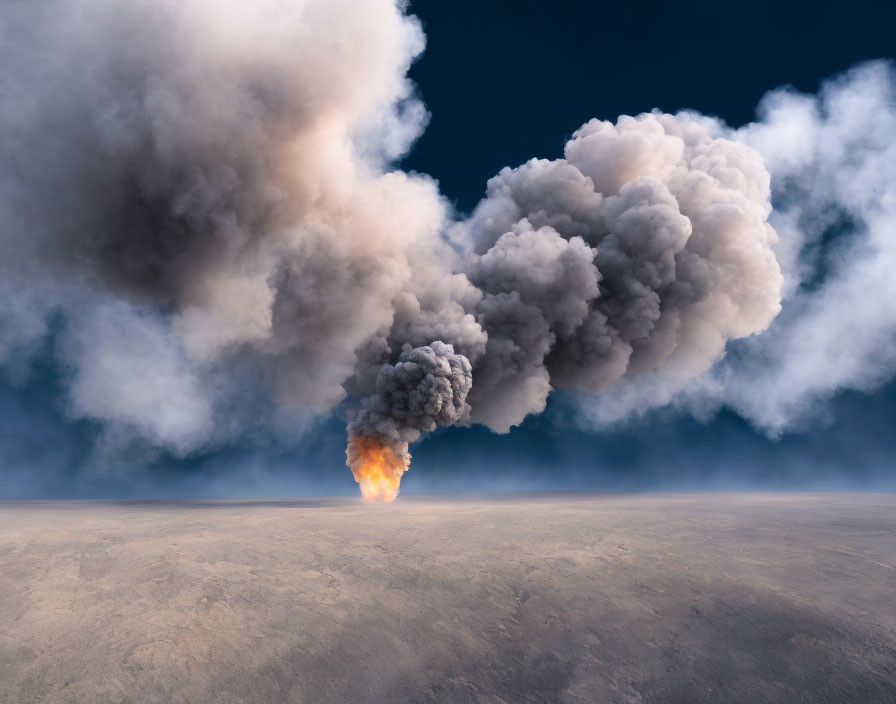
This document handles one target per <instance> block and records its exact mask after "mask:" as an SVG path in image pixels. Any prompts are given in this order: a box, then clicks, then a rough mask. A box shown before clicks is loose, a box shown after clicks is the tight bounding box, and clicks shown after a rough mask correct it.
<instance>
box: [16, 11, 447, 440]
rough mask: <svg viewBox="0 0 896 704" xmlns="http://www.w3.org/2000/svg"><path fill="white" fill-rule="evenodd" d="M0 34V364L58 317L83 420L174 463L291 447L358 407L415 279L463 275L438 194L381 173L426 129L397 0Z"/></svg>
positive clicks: (74, 15)
mask: <svg viewBox="0 0 896 704" xmlns="http://www.w3.org/2000/svg"><path fill="white" fill-rule="evenodd" d="M0 13H2V22H0V31H2V37H0V61H2V63H3V65H4V67H5V68H4V71H3V73H2V76H0V94H2V95H3V100H2V103H0V123H2V124H3V126H4V130H3V133H2V135H0V216H2V221H3V229H2V246H3V252H4V255H3V257H2V259H0V281H2V284H3V290H4V292H5V294H6V295H5V296H4V297H5V298H6V299H10V300H12V301H13V302H14V303H13V305H12V306H10V307H7V306H4V311H3V315H2V317H3V324H2V326H0V330H2V333H0V344H2V345H3V347H2V349H0V359H4V360H6V361H15V362H16V363H17V364H18V365H19V367H21V366H22V362H21V360H22V358H23V356H24V355H26V354H27V353H28V352H29V351H31V350H33V349H34V348H35V345H36V340H38V339H39V338H40V337H41V336H42V335H44V334H45V333H46V331H47V326H46V320H47V319H48V318H49V317H51V316H58V317H59V318H60V319H61V321H62V322H61V325H62V333H61V346H60V348H61V352H60V354H61V358H62V361H63V362H64V365H65V369H66V370H67V375H68V377H69V379H70V386H69V393H68V395H67V399H66V400H67V407H68V410H69V412H70V414H71V415H72V416H74V417H84V418H90V419H95V420H98V421H102V422H104V423H107V424H111V425H116V426H120V427H119V428H117V429H116V433H118V434H120V433H122V432H124V433H126V434H127V433H130V435H132V436H133V437H136V438H138V439H141V440H143V441H146V442H148V443H151V444H153V445H157V446H161V447H163V448H165V449H168V450H171V451H174V452H176V453H178V454H185V453H188V452H191V451H193V450H196V449H198V448H200V447H203V446H204V445H207V444H209V443H216V442H221V441H225V440H227V439H229V438H230V437H232V436H233V434H234V433H237V432H241V431H242V430H243V429H245V427H246V426H247V425H252V424H254V423H263V424H277V423H278V422H280V420H281V419H282V418H283V417H286V418H287V419H288V420H289V421H290V422H288V423H286V425H293V426H294V422H292V421H295V420H297V419H300V418H305V417H310V416H313V415H315V414H318V413H324V412H327V411H329V410H330V409H332V408H333V407H334V405H335V404H337V403H339V402H340V401H341V400H342V399H343V398H344V396H345V393H346V392H345V386H346V384H347V380H349V379H350V378H352V376H353V375H354V373H355V368H356V365H358V364H359V362H360V361H361V360H359V356H358V354H356V350H357V349H358V348H359V347H362V346H364V345H365V344H369V343H370V341H371V340H373V339H375V338H376V336H377V335H378V334H380V333H381V331H382V330H388V329H389V327H390V326H391V325H392V322H393V318H394V304H393V300H394V299H395V298H396V296H398V295H399V294H401V293H402V291H403V290H404V289H405V288H406V286H407V285H408V283H409V281H410V279H411V278H412V275H413V272H414V267H413V266H412V258H417V259H420V260H423V261H426V262H429V264H428V266H430V267H438V271H437V272H436V273H435V274H434V275H435V276H436V277H437V278H440V279H447V278H449V276H450V274H449V273H448V271H447V270H446V268H445V267H443V266H442V265H441V264H440V262H441V259H440V258H439V257H438V256H436V255H435V254H434V253H433V252H432V251H431V249H432V248H433V247H437V246H440V245H439V241H438V233H439V231H440V230H441V229H442V223H443V220H444V208H443V204H442V201H441V198H440V196H439V194H438V192H437V189H436V187H435V185H434V183H433V182H432V181H431V180H430V179H428V178H426V177H424V176H416V175H408V174H405V173H401V172H388V171H387V170H385V169H384V166H385V165H386V164H387V163H388V161H389V160H390V159H391V158H394V157H395V156H396V155H397V154H400V153H402V152H403V151H404V150H406V148H407V146H408V145H409V144H410V142H411V141H412V140H413V139H414V137H416V135H417V134H418V133H419V132H420V130H421V129H422V128H423V126H424V124H425V121H426V113H425V110H423V108H422V106H421V104H420V103H419V102H418V101H417V100H415V99H414V97H413V93H412V87H411V86H410V84H409V83H408V82H407V80H406V78H405V73H406V71H407V68H408V66H409V64H410V62H411V61H412V60H413V58H414V57H415V56H416V55H417V54H418V53H419V52H420V51H421V50H422V48H423V38H422V34H421V31H420V28H419V25H418V24H417V22H416V21H415V20H413V19H411V18H408V17H406V16H405V15H404V14H403V13H402V12H401V9H400V8H399V7H396V5H395V3H393V2H392V1H391V0H371V1H370V2H364V3H357V2H353V1H350V0H336V1H333V0H325V1H324V0H310V1H309V2H298V3H284V2H282V1H281V0H262V2H253V3H220V2H215V1H213V0H177V1H175V0H140V1H138V2H133V3H131V2H129V3H121V2H115V1H113V0H90V1H88V2H76V1H75V0H51V2H47V3H40V4H35V3H28V2H11V3H4V5H3V7H2V9H0ZM444 317H445V320H446V324H447V321H448V317H449V316H444ZM19 374H20V375H21V372H19ZM247 392H248V393H247ZM291 432H295V429H293V430H292V431H291Z"/></svg>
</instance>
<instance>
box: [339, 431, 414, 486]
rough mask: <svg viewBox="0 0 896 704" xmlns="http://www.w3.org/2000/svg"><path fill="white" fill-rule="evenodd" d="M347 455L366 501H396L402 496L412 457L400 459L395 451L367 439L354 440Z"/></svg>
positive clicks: (348, 462)
mask: <svg viewBox="0 0 896 704" xmlns="http://www.w3.org/2000/svg"><path fill="white" fill-rule="evenodd" d="M345 454H346V456H347V458H348V459H347V461H346V464H347V465H348V466H349V467H351V470H352V474H354V475H355V481H356V482H358V484H359V485H360V487H361V496H363V497H364V499H365V500H366V501H376V500H377V499H382V500H383V501H392V500H393V499H394V498H395V497H396V496H398V485H399V484H400V483H401V475H403V474H404V473H405V472H406V471H407V469H408V465H410V462H411V456H410V455H408V454H405V455H404V456H403V457H399V456H398V455H397V454H396V453H395V451H394V450H393V449H392V448H391V447H389V446H387V445H383V444H382V443H380V442H379V441H378V440H377V439H376V438H371V437H367V436H361V437H357V438H354V439H352V440H350V441H349V444H348V447H347V448H346V451H345Z"/></svg>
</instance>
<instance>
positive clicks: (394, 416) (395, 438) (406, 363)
mask: <svg viewBox="0 0 896 704" xmlns="http://www.w3.org/2000/svg"><path fill="white" fill-rule="evenodd" d="M472 385H473V375H472V369H471V367H470V362H469V360H468V359H467V358H466V357H464V356H463V355H460V354H455V352H454V348H453V347H452V346H451V345H446V344H445V343H444V342H433V343H432V344H431V345H427V346H425V347H414V348H412V347H411V346H410V345H406V346H405V348H404V349H403V350H402V352H401V354H400V355H399V357H398V361H397V362H396V363H395V364H394V365H393V364H384V365H383V366H382V367H380V370H379V374H378V375H377V379H376V392H375V393H374V394H373V395H371V396H368V397H367V398H366V399H364V402H363V406H362V408H361V410H360V411H359V412H358V414H357V416H356V417H355V418H353V419H352V420H351V421H350V422H349V424H348V437H349V449H348V465H349V466H350V467H353V468H354V466H355V465H356V463H357V460H358V455H357V448H356V447H355V445H354V443H353V441H354V440H355V439H357V438H359V437H369V438H374V439H376V440H377V441H379V442H380V443H381V444H383V445H387V446H388V447H390V448H391V449H392V452H393V453H394V454H395V456H396V457H398V458H399V459H400V460H402V462H403V465H404V467H405V468H406V467H407V466H408V464H409V463H410V454H409V453H408V444H409V443H412V442H414V441H415V440H417V439H419V438H420V436H421V434H423V433H428V432H432V431H433V430H435V429H436V428H438V427H445V426H449V425H454V424H456V423H463V422H466V421H467V420H468V418H469V413H470V406H469V404H467V394H469V392H470V387H471V386H472Z"/></svg>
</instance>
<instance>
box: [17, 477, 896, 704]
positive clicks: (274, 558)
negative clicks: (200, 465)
mask: <svg viewBox="0 0 896 704" xmlns="http://www.w3.org/2000/svg"><path fill="white" fill-rule="evenodd" d="M894 509H896V497H894V496H893V495H844V494H837V495H833V494H826V495H821V494H816V495H793V494H788V495H701V496H682V495H657V496H624V497H620V496H615V497H600V496H585V495H578V496H542V497H529V498H525V499H521V498H505V499H501V500H492V501H484V500H472V499H468V500H441V499H428V500H427V499H412V498H408V497H400V498H399V500H398V501H396V502H395V503H394V504H392V505H387V506H382V505H377V506H367V505H360V504H358V503H356V502H354V501H349V500H345V501H290V500H283V501H246V502H241V501H238V502H181V503H109V502H78V503H57V502H45V503H5V504H0V701H2V702H10V703H13V702H14V703H15V704H27V703H29V702H41V703H43V704H62V703H68V702H71V703H73V704H74V703H77V704H89V703H92V702H141V703H142V702H160V703H162V702H164V703H166V704H167V703H169V702H175V703H177V702H191V703H194V704H200V703H204V702H220V703H222V704H234V703H236V702H246V703H249V702H252V703H256V702H257V703H259V704H261V703H264V704H276V703H279V702H305V703H313V704H319V703H327V702H350V703H352V704H367V703H379V702H389V703H390V704H391V703H398V704H400V703H403V702H413V703H415V704H416V703H419V702H469V703H471V704H472V703H481V704H485V703H488V704H500V703H502V702H504V703H507V704H521V703H526V702H532V703H534V702H588V703H592V702H594V703H602V702H613V703H617V702H618V703H623V702H626V703H627V702H662V703H664V704H665V703H669V702H681V703H688V704H692V703H694V704H697V703H700V702H722V703H725V704H729V703H734V702H744V703H749V704H757V703H759V702H811V703H813V704H818V703H821V702H832V703H836V704H844V703H846V702H861V703H862V704H872V703H876V702H881V703H884V702H887V703H888V704H892V703H893V702H896V510H894Z"/></svg>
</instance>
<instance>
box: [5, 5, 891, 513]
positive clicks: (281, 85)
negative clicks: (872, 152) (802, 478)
mask: <svg viewBox="0 0 896 704" xmlns="http://www.w3.org/2000/svg"><path fill="white" fill-rule="evenodd" d="M422 49H423V36H422V32H421V31H420V27H419V24H418V23H417V21H416V20H415V19H414V18H413V17H410V16H408V15H406V14H405V12H404V4H403V3H401V2H397V1H394V0H368V1H367V2H363V3H359V2H356V1H355V0H308V1H307V2H301V3H287V2H283V0H262V1H261V2H256V3H251V4H231V3H219V2H212V0H178V1H175V0H140V1H138V2H133V3H119V2H113V0H51V1H50V2H47V3H41V4H40V5H39V6H38V5H36V4H34V3H26V2H9V3H6V4H4V5H3V7H2V9H0V61H2V62H3V64H4V66H5V67H6V70H5V71H4V72H3V73H2V75H0V94H2V95H3V101H2V102H0V121H2V123H3V124H4V127H5V129H4V132H3V133H2V135H0V216H2V219H3V222H4V226H3V229H2V232H0V238H2V239H0V244H2V246H3V250H4V257H3V258H2V260H0V291H2V293H3V294H4V297H5V299H7V300H9V301H11V305H7V306H5V307H4V309H3V310H2V311H0V364H4V365H5V367H6V368H7V370H8V371H9V373H10V374H13V375H15V376H16V378H22V377H23V375H24V374H25V373H26V371H27V361H28V357H29V355H30V354H32V353H33V352H34V350H35V349H38V348H39V346H40V343H41V340H42V339H44V338H45V337H46V336H47V335H48V334H50V329H51V328H52V327H53V326H51V325H50V324H48V321H50V320H53V321H57V322H58V324H57V323H54V325H56V327H58V328H59V333H58V345H57V357H58V362H59V364H60V367H61V369H62V370H64V374H65V376H66V379H67V389H66V399H65V400H66V408H67V410H68V413H69V415H70V416H71V417H73V418H86V419H90V420H93V421H96V422H98V423H101V424H103V427H105V429H106V430H105V435H104V438H102V439H101V442H100V444H99V446H100V447H102V448H105V449H104V451H108V453H110V454H108V455H106V456H107V457H108V456H114V454H115V452H116V451H117V449H118V450H120V449H122V448H127V447H129V446H132V445H135V444H136V445H138V446H146V447H150V448H158V449H160V450H162V451H167V452H172V453H174V454H177V455H181V456H183V455H187V454H190V453H192V452H195V451H197V450H200V449H202V448H206V447H210V446H215V445H220V444H223V443H228V442H233V441H235V440H236V439H237V438H239V437H241V436H243V435H245V434H247V433H252V432H256V431H262V432H271V431H274V432H286V433H290V434H294V433H297V432H299V431H300V429H301V427H302V425H303V423H305V422H306V421H308V420H309V419H313V418H315V417H319V416H323V415H326V414H329V413H331V412H332V411H333V410H334V409H337V408H339V409H342V408H343V405H342V404H345V407H346V408H349V409H351V408H353V409H354V412H355V415H354V416H352V417H351V418H350V421H349V425H348V438H349V446H348V449H347V458H348V464H349V466H350V467H351V468H352V470H353V472H354V474H355V476H356V478H358V479H359V482H361V483H362V489H365V487H366V489H365V493H369V494H371V495H372V496H379V497H383V498H390V497H391V496H394V492H395V491H397V489H398V481H399V480H400V478H401V474H402V473H403V472H404V471H405V470H406V469H407V467H408V463H409V461H410V454H409V452H408V444H409V443H412V442H414V441H416V440H417V439H419V438H420V437H422V436H423V435H425V434H426V433H428V432H431V431H432V430H434V429H435V428H437V427H440V426H447V425H453V424H466V423H481V424H484V425H486V426H488V427H490V428H492V429H493V430H495V431H498V432H506V431H507V430H509V428H511V427H512V426H514V425H517V424H519V423H520V422H522V420H523V419H524V418H525V417H526V416H527V415H529V414H531V413H538V412H540V411H542V410H543V409H544V407H545V403H546V400H547V397H548V395H549V394H550V393H551V391H552V390H554V389H560V390H566V391H570V392H572V393H573V394H575V395H577V396H578V397H579V398H582V399H589V400H588V401H587V402H584V403H585V404H586V405H585V406H583V416H584V417H590V418H597V419H599V420H600V419H606V418H618V417H622V416H625V415H627V414H629V413H631V412H637V411H639V410H643V409H645V408H649V407H653V406H655V405H657V404H662V403H667V402H669V401H670V400H671V399H673V398H675V397H676V395H677V394H680V392H682V391H685V392H687V393H692V390H693V388H694V383H695V380H696V382H697V383H698V385H702V386H701V388H704V387H705V386H706V380H707V379H710V378H712V377H711V376H709V374H708V373H709V372H710V370H711V369H712V368H713V365H714V364H716V363H717V362H718V361H719V360H720V359H721V358H722V357H723V355H724V352H725V348H726V343H727V342H728V341H729V340H731V339H734V338H742V337H747V336H750V335H754V334H755V333H759V332H761V331H763V330H764V329H766V328H767V327H768V326H769V324H770V323H771V322H772V320H773V319H774V318H775V316H776V315H777V314H778V312H779V310H780V307H781V296H782V285H783V284H784V278H783V277H782V273H781V268H780V265H779V261H781V262H783V263H784V265H785V273H786V274H787V276H788V285H791V284H792V281H793V276H794V274H793V271H794V267H793V261H792V260H793V257H791V256H790V254H789V253H790V252H792V251H793V250H794V248H795V247H796V249H799V246H797V245H794V244H793V242H792V241H788V242H782V243H779V242H778V239H777V235H776V233H775V230H774V229H773V228H772V226H771V225H770V224H769V222H770V214H771V205H770V197H771V191H770V183H769V174H768V172H767V171H766V168H765V166H764V163H763V158H762V157H761V156H760V153H759V152H757V151H756V150H757V149H758V150H760V151H761V152H762V153H763V154H768V159H769V164H770V165H771V167H772V170H773V172H775V171H776V170H778V169H781V170H782V171H781V172H782V173H784V174H785V176H784V177H783V179H784V180H783V181H782V182H786V183H790V179H791V178H792V179H793V180H800V179H801V178H802V174H803V171H801V170H800V168H801V167H798V166H795V164H804V163H805V160H806V159H808V158H809V157H807V156H805V154H806V153H808V152H807V151H806V150H804V151H803V152H800V153H799V154H798V155H797V156H795V157H794V156H793V155H792V154H791V155H790V156H788V154H784V153H783V152H782V151H781V149H782V147H780V141H779V140H778V139H777V138H776V137H775V136H774V135H777V134H779V133H780V132H781V130H782V129H783V128H781V126H780V125H781V123H782V122H784V123H787V124H788V125H790V123H791V121H790V120H789V118H788V119H786V120H785V119H783V118H782V117H781V115H790V114H797V115H802V116H805V115H806V114H812V115H814V113H812V111H811V110H809V111H808V113H807V112H806V109H805V102H800V101H801V100H802V99H797V98H788V97H787V94H781V95H779V97H778V98H770V99H769V102H767V104H766V105H767V114H768V117H767V118H766V121H765V122H763V123H760V124H758V125H754V126H752V127H750V128H747V129H745V130H743V131H741V132H735V131H732V130H730V129H729V128H727V127H726V126H724V125H722V124H721V123H719V122H717V121H714V120H711V119H708V118H704V117H701V116H699V115H693V114H679V115H666V114H660V113H649V114H642V115H639V116H636V117H621V118H619V120H618V121H616V122H615V123H613V122H607V121H599V120H591V121H590V122H587V123H586V124H584V125H583V126H582V127H581V128H580V129H579V130H578V131H577V132H576V133H575V134H574V135H573V137H572V139H571V140H570V141H569V143H568V144H567V145H566V149H565V154H564V158H561V159H556V160H552V161H550V160H533V161H530V162H528V163H526V164H523V165H521V166H519V167H518V168H507V169H504V170H503V171H501V173H499V174H498V175H497V176H496V177H495V178H493V179H492V180H491V181H490V182H489V184H488V188H487V192H486V195H485V197H484V199H483V200H482V202H481V203H480V204H479V205H478V206H477V207H476V209H475V210H474V212H473V213H472V214H471V215H470V217H469V218H467V219H464V220H459V221H455V222H450V221H449V219H448V216H447V208H446V206H445V204H444V202H443V199H442V197H441V196H440V194H439V193H438V190H437V188H436V185H435V184H434V182H433V181H432V180H431V179H429V178H428V177H426V176H422V175H418V174H407V173H403V172H401V171H395V170H391V166H390V164H391V163H392V161H393V160H394V159H396V158H397V157H399V156H401V155H402V154H403V153H405V152H406V151H407V149H408V148H409V146H410V145H411V143H412V142H413V140H414V139H415V138H416V136H417V135H418V134H419V133H420V131H421V130H422V129H423V127H424V126H425V123H426V111H425V110H424V108H423V107H422V104H421V103H420V102H419V101H418V100H417V99H416V98H415V96H414V92H413V86H412V85H411V84H410V83H409V82H408V80H407V78H406V72H407V69H408V67H409V65H410V63H411V62H412V61H413V60H414V58H415V57H416V56H417V55H418V54H419V53H420V52H421V51H422ZM875 70H877V71H878V72H883V73H886V69H881V68H878V69H875ZM863 75H864V74H863ZM866 80H867V81H871V79H867V77H866ZM880 80H882V81H883V83H884V84H886V85H890V86H891V85H892V83H887V81H891V79H890V78H886V79H880ZM871 82H873V81H871ZM844 90H845V91H846V92H849V90H851V89H849V90H847V89H844ZM837 95H839V93H837V91H836V90H835V89H833V88H832V89H830V91H829V94H826V97H825V96H823V97H822V98H821V100H822V102H825V101H826V102H825V105H828V104H829V105H831V106H832V105H841V104H842V103H844V101H845V99H839V98H837V97H836V96H837ZM782 96H783V97H782ZM789 101H790V102H789ZM875 109H877V110H878V111H883V110H884V108H883V107H882V105H878V104H875ZM825 110H829V111H830V113H831V114H832V115H833V114H834V113H835V112H836V110H835V109H834V108H833V107H826V108H825ZM813 119H815V121H814V122H811V121H810V124H811V125H812V127H813V129H817V132H818V134H819V135H821V136H822V137H824V138H825V139H828V138H829V141H830V143H831V144H832V145H836V144H839V142H838V141H837V140H838V139H840V137H841V131H840V130H841V127H842V129H844V130H845V129H846V127H845V126H841V127H837V125H840V123H837V122H836V120H833V118H831V119H828V118H824V119H822V118H813ZM835 123H836V124H835ZM843 125H846V122H845V121H844V122H843ZM787 129H792V127H790V126H788V127H787ZM825 135H827V137H825ZM822 141H824V140H822ZM878 146H879V145H878ZM809 151H811V150H809ZM829 151H830V153H831V154H834V153H835V152H833V151H831V150H829ZM782 154H783V155H782ZM826 154H827V152H826ZM838 154H839V153H838ZM778 157H780V158H778ZM813 158H815V157H813ZM819 158H821V157H819ZM837 158H839V161H837V160H836V159H835V157H834V156H830V155H827V156H825V157H824V159H833V160H834V161H833V163H836V164H837V166H838V168H840V169H842V171H843V174H844V176H843V179H841V180H838V181H837V182H836V183H834V182H833V181H832V182H831V184H829V185H830V188H828V190H824V189H822V190H821V191H820V192H819V193H821V195H818V198H820V199H822V200H824V199H826V198H830V197H831V193H833V192H834V191H835V190H836V188H842V187H843V186H844V183H845V182H846V180H848V174H849V173H851V171H850V169H851V168H852V167H853V165H852V163H851V162H850V161H849V160H848V159H847V158H846V157H842V156H841V157H837ZM813 163H815V162H813ZM819 163H824V164H828V163H829V162H827V161H823V162H819ZM869 168H870V167H869ZM787 174H789V175H787ZM806 187H807V188H814V183H811V182H810V185H809V186H806ZM835 187H836V188H835ZM859 190H861V189H859ZM849 192H851V191H849ZM884 195H886V194H884ZM844 197H845V196H844ZM887 197H889V196H887ZM884 200H886V199H884ZM863 204H865V201H864V200H862V199H861V198H860V197H858V196H857V197H856V199H855V201H854V202H853V201H850V205H849V212H851V213H854V214H856V213H861V212H863V211H862V207H863ZM806 212H808V210H807V211H806ZM801 213H802V211H799V212H798V211H796V210H793V209H790V210H788V209H784V210H782V211H781V213H780V214H779V215H778V216H777V220H774V218H775V216H774V215H772V219H773V220H774V221H775V223H776V224H778V227H779V229H781V230H782V232H785V233H786V234H787V235H788V237H790V238H791V239H792V238H793V236H794V235H793V234H792V233H793V230H794V228H793V227H791V225H792V224H793V222H796V221H800V220H801V219H805V217H806V215H805V213H802V214H801ZM798 224H801V223H798ZM790 291H791V289H788V288H786V287H785V289H784V292H785V294H787V295H790V294H789V292H790ZM728 368H729V367H727V366H723V367H721V369H728ZM726 388H731V389H735V388H742V387H738V386H737V385H736V384H730V385H729V386H728V387H726ZM730 393H731V397H732V398H734V397H736V398H737V399H739V400H735V401H733V402H734V403H736V404H739V405H738V407H739V408H742V409H744V410H743V412H745V413H747V414H750V413H754V414H755V413H756V411H755V410H754V409H755V407H756V406H755V404H752V403H751V402H750V401H749V399H748V396H747V394H745V393H744V392H743V391H740V392H737V393H735V392H730ZM738 393H739V396H738ZM595 398H596V399H598V400H597V401H593V399H595ZM595 403H596V404H597V405H596V406H595V405H593V404H595ZM371 472H372V474H371ZM371 476H373V477H374V479H373V480H371V479H370V477H371ZM362 480H364V481H366V482H367V483H366V484H365V483H364V481H362Z"/></svg>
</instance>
